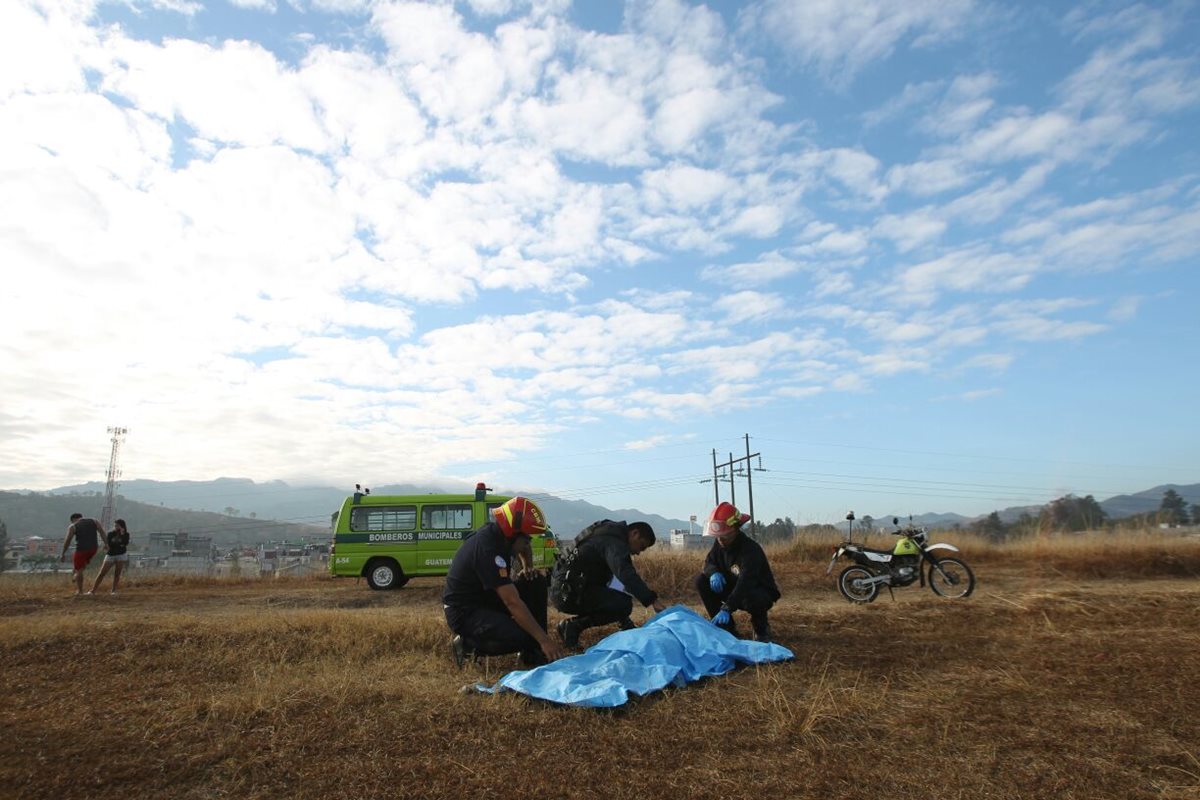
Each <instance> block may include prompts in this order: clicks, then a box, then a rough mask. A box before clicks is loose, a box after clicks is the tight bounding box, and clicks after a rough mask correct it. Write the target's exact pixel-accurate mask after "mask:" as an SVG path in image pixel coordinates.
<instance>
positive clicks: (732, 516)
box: [696, 503, 779, 642]
mask: <svg viewBox="0 0 1200 800" xmlns="http://www.w3.org/2000/svg"><path fill="white" fill-rule="evenodd" d="M749 520H750V515H749V514H743V513H741V512H739V511H738V510H737V509H736V508H735V507H734V506H733V504H732V503H721V504H720V505H718V506H717V507H716V508H715V509H713V512H712V514H710V515H709V518H708V523H707V524H706V525H705V528H704V535H705V536H713V537H716V541H715V542H713V546H712V548H711V549H710V550H709V551H708V557H707V558H706V559H705V560H704V572H702V573H700V574H699V575H697V576H696V591H697V592H699V593H700V600H701V601H702V602H703V603H704V608H705V609H706V610H707V611H708V616H709V617H710V618H711V619H712V621H713V624H714V625H716V626H717V627H719V628H723V629H724V630H727V631H729V632H730V633H732V634H733V635H734V636H736V635H737V625H736V623H734V621H733V612H734V611H746V612H748V613H749V614H750V625H751V627H753V628H754V638H755V639H757V640H758V641H760V642H769V641H771V626H770V624H769V623H768V621H767V612H768V611H769V610H770V609H771V606H773V605H775V601H777V600H778V599H779V587H778V586H776V585H775V576H774V575H773V574H772V573H771V565H770V564H769V563H767V554H766V553H764V552H763V549H762V545H760V544H759V543H758V542H756V541H754V540H753V539H751V538H750V537H749V536H747V535H746V534H745V533H743V532H742V526H743V525H744V524H746V523H747V522H748V521H749Z"/></svg>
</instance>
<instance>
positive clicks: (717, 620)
mask: <svg viewBox="0 0 1200 800" xmlns="http://www.w3.org/2000/svg"><path fill="white" fill-rule="evenodd" d="M732 619H733V617H731V616H729V612H728V611H726V610H725V609H723V608H722V609H721V610H720V611H719V612H717V615H716V616H715V617H713V618H712V621H713V625H728V624H729V623H730V621H731V620H732Z"/></svg>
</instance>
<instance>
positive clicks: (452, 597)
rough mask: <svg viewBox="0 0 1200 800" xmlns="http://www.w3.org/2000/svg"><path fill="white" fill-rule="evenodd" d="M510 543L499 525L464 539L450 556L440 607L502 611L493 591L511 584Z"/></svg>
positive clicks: (501, 602)
mask: <svg viewBox="0 0 1200 800" xmlns="http://www.w3.org/2000/svg"><path fill="white" fill-rule="evenodd" d="M511 564H512V541H511V540H509V539H506V538H505V537H504V533H503V532H502V531H501V530H500V526H499V525H497V524H496V523H494V522H489V523H488V524H486V525H484V526H483V527H481V528H479V530H477V531H475V532H474V533H472V534H471V535H470V536H468V537H467V538H466V539H465V540H464V541H463V543H462V546H461V547H459V548H458V552H457V553H455V554H454V560H453V561H451V562H450V570H449V572H447V573H446V588H445V589H444V590H443V591H442V604H443V605H447V606H451V607H455V608H494V609H496V610H497V611H504V610H505V606H504V601H503V600H501V599H500V596H499V595H498V594H496V589H497V588H498V587H500V586H503V585H504V584H506V583H512V577H511V575H510V574H509V573H510V571H511V569H512V567H511Z"/></svg>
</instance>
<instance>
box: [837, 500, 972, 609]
mask: <svg viewBox="0 0 1200 800" xmlns="http://www.w3.org/2000/svg"><path fill="white" fill-rule="evenodd" d="M846 519H847V520H848V521H849V522H850V528H849V531H848V533H847V534H846V541H844V542H842V543H841V544H839V545H838V546H837V549H836V550H834V551H833V558H831V559H829V568H828V569H826V570H825V574H826V575H829V574H831V573H832V572H833V565H834V564H836V563H837V560H838V559H839V558H842V557H845V558H848V559H849V560H851V561H853V562H854V564H852V565H851V566H849V567H846V568H845V569H844V570H842V572H841V574H840V575H838V581H837V585H838V590H839V591H840V592H841V593H842V596H843V597H845V598H846V599H847V600H849V601H850V602H851V603H870V602H872V601H873V600H874V599H875V598H876V597H878V596H879V587H881V586H886V587H887V588H888V592H889V593H890V592H892V587H893V586H910V585H912V584H913V583H914V582H916V581H920V585H921V586H924V585H925V583H926V581H928V583H929V588H930V589H932V590H933V593H934V594H936V595H938V596H939V597H946V598H949V599H959V598H964V597H968V596H969V595H970V594H971V592H973V591H975V574H974V573H973V572H971V568H970V567H968V566H967V565H966V562H964V561H962V560H961V559H959V558H953V557H950V556H942V557H939V556H938V555H937V554H936V551H938V550H950V551H952V552H955V553H957V552H959V550H958V548H957V547H955V546H954V545H952V544H946V543H945V542H937V543H935V544H928V541H927V540H928V534H927V533H926V531H925V528H923V527H918V526H914V525H913V524H912V521H911V518H910V520H909V524H908V527H907V528H901V527H900V520H899V518H897V517H892V524H893V525H895V526H896V530H894V531H892V535H893V536H899V537H900V541H898V542H896V546H895V547H893V548H892V549H891V550H874V549H872V548H870V547H867V546H865V545H863V544H859V543H858V542H855V541H854V512H853V511H851V512H850V513H849V514H847V515H846ZM892 599H893V600H894V599H895V594H894V593H893V594H892Z"/></svg>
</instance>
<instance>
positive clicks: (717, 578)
mask: <svg viewBox="0 0 1200 800" xmlns="http://www.w3.org/2000/svg"><path fill="white" fill-rule="evenodd" d="M708 585H709V586H710V587H711V588H712V590H713V591H714V592H716V593H717V594H720V593H721V592H723V591H725V576H724V575H722V574H721V573H719V572H714V573H713V574H712V575H709V576H708Z"/></svg>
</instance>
